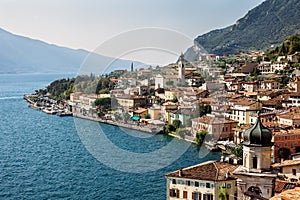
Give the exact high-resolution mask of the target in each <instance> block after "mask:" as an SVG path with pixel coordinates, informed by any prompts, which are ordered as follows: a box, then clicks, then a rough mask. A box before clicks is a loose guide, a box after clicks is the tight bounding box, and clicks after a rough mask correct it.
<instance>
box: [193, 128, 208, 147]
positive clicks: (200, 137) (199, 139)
mask: <svg viewBox="0 0 300 200" xmlns="http://www.w3.org/2000/svg"><path fill="white" fill-rule="evenodd" d="M207 133H208V132H207V131H200V132H197V134H196V143H197V144H198V145H199V146H200V145H201V144H202V143H203V142H204V138H205V136H206V135H207Z"/></svg>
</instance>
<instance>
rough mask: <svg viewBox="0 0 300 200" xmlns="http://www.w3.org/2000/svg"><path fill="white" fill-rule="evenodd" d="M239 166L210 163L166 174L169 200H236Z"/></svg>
mask: <svg viewBox="0 0 300 200" xmlns="http://www.w3.org/2000/svg"><path fill="white" fill-rule="evenodd" d="M236 168H237V165H231V164H228V163H225V162H217V161H208V162H205V163H201V164H198V165H194V166H191V167H187V168H183V169H179V170H177V171H174V172H171V173H168V174H166V179H167V199H168V200H173V199H192V200H202V199H205V200H215V199H222V200H225V199H227V200H235V199H237V198H236V195H237V194H236V192H237V189H236V179H235V177H234V176H233V175H232V172H233V171H234V170H235V169H236Z"/></svg>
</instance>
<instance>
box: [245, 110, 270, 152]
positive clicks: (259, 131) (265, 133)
mask: <svg viewBox="0 0 300 200" xmlns="http://www.w3.org/2000/svg"><path fill="white" fill-rule="evenodd" d="M243 144H244V145H246V146H266V147H267V146H273V143H272V131H270V129H268V128H266V127H264V126H263V125H262V123H261V121H260V116H259V114H258V117H257V120H256V123H255V124H254V125H253V126H251V127H250V128H249V129H247V130H246V131H245V132H244V142H243Z"/></svg>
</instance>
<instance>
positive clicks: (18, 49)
mask: <svg viewBox="0 0 300 200" xmlns="http://www.w3.org/2000/svg"><path fill="white" fill-rule="evenodd" d="M87 56H88V63H87V64H89V65H90V66H88V67H84V69H81V70H80V67H81V64H82V63H83V62H84V61H85V59H86V58H87ZM112 61H114V58H110V57H106V56H102V55H98V54H90V52H88V51H85V50H74V49H70V48H65V47H60V46H56V45H53V44H47V43H45V42H42V41H39V40H33V39H30V38H27V37H23V36H18V35H14V34H12V33H10V32H7V31H5V30H3V29H0V74H3V73H77V72H78V71H79V70H80V73H89V74H90V73H91V72H93V73H101V72H102V69H103V68H104V67H105V66H107V65H108V64H110V63H112V64H111V65H110V67H109V69H107V70H106V72H108V71H112V70H114V69H130V66H131V63H132V61H129V60H121V59H118V60H115V61H114V62H112ZM141 65H143V64H142V63H140V62H134V66H141Z"/></svg>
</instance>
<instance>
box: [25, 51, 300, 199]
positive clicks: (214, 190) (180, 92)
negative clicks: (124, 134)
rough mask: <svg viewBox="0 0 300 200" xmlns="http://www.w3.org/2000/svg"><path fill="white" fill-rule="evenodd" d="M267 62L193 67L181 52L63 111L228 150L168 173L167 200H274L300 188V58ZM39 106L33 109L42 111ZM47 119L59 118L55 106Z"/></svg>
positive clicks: (114, 78)
mask: <svg viewBox="0 0 300 200" xmlns="http://www.w3.org/2000/svg"><path fill="white" fill-rule="evenodd" d="M265 58H266V56H265V53H264V52H252V53H239V54H236V55H234V57H233V55H230V56H222V57H220V56H217V55H214V54H201V55H199V61H197V62H193V63H192V62H188V61H187V60H186V59H185V57H184V55H183V54H181V56H180V57H179V59H178V62H177V63H173V64H169V65H168V66H163V67H160V66H157V67H155V68H154V67H152V66H150V67H149V68H147V69H144V68H142V69H134V66H133V64H132V65H131V69H130V70H116V71H114V72H112V73H111V74H110V76H108V79H109V81H110V83H113V88H111V89H110V90H109V91H107V90H106V91H104V92H103V90H102V92H101V91H100V92H99V91H98V92H94V93H93V92H92V93H86V92H84V90H82V91H80V89H78V88H80V87H77V91H74V92H73V93H71V94H70V98H69V100H68V101H66V102H64V103H63V105H61V107H62V108H63V109H65V108H68V109H67V110H64V113H65V114H66V113H67V114H66V115H69V114H70V112H71V113H72V115H73V116H74V117H79V118H85V119H89V120H94V121H99V122H102V123H108V124H112V125H116V126H121V127H125V128H130V129H136V130H140V131H144V132H148V133H152V134H156V133H162V134H169V135H171V136H174V137H177V138H180V139H184V140H187V141H189V142H192V143H196V144H198V145H201V144H202V143H203V144H204V145H205V146H206V148H209V149H210V150H222V151H223V153H224V154H223V155H224V156H222V158H221V161H209V162H206V163H201V164H199V165H196V166H191V167H188V168H184V169H182V168H181V169H179V170H178V171H175V172H172V173H169V174H167V175H166V178H167V196H168V199H206V200H212V199H216V198H217V197H218V198H219V199H227V200H231V199H269V198H271V197H272V196H274V195H276V194H281V193H282V194H284V191H285V190H287V189H293V188H294V190H296V189H297V188H296V186H298V184H299V183H300V156H299V155H300V109H299V106H300V70H299V69H298V67H297V66H298V65H299V61H300V52H295V53H293V54H291V55H287V56H278V57H277V58H276V60H274V59H273V60H272V61H271V60H269V59H265ZM295 66H296V67H295ZM91 77H92V75H91ZM82 88H84V87H82ZM32 97H33V96H26V99H27V100H29V101H31V100H30V99H32ZM34 97H35V98H37V99H39V95H38V94H35V96H34ZM43 98H45V95H43ZM38 102H39V101H35V102H34V101H31V102H30V104H31V106H32V107H36V108H38V109H41V107H39V106H38V105H37V104H38ZM60 103H61V102H60ZM52 107H57V102H54V103H53V104H52ZM46 113H48V114H55V113H56V112H53V109H51V104H50V106H49V105H48V107H47V112H46ZM298 193H299V192H298ZM274 199H275V198H274Z"/></svg>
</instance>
